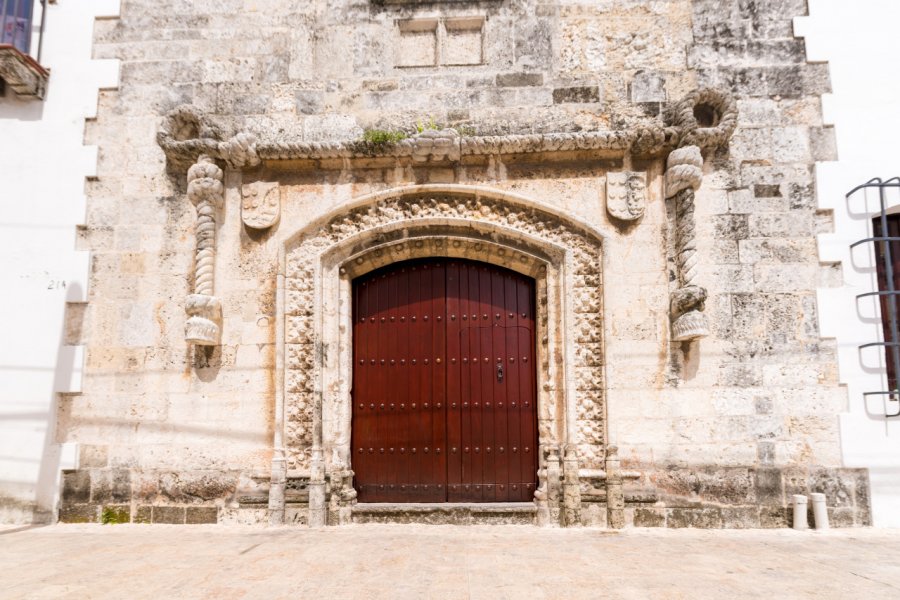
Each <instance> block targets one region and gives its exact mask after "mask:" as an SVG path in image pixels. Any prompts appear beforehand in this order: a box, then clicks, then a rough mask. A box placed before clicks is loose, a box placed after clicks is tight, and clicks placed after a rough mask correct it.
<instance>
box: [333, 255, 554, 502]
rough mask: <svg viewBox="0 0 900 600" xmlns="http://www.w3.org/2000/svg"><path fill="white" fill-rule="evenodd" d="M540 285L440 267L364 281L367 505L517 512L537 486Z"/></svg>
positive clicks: (508, 275) (356, 432)
mask: <svg viewBox="0 0 900 600" xmlns="http://www.w3.org/2000/svg"><path fill="white" fill-rule="evenodd" d="M534 299H535V294H534V281H533V280H532V279H530V278H528V277H525V276H523V275H520V274H518V273H515V272H513V271H509V270H506V269H503V268H500V267H496V266H493V265H488V264H484V263H478V262H474V261H466V260H460V259H447V258H435V259H425V260H416V261H408V262H403V263H397V264H394V265H391V266H389V267H386V268H384V269H380V270H378V271H375V272H373V273H370V274H368V275H365V276H363V277H361V278H359V279H357V280H356V281H354V287H353V391H352V396H353V421H352V436H351V445H352V452H353V458H352V461H353V470H354V473H355V486H356V489H357V492H358V494H359V496H358V498H359V501H360V502H509V501H529V500H531V499H532V497H533V495H534V490H535V484H536V481H537V454H538V452H537V410H536V380H535V372H536V369H535V360H534V358H535V356H534V333H535V327H534V323H535V300H534Z"/></svg>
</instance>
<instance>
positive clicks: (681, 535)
mask: <svg viewBox="0 0 900 600" xmlns="http://www.w3.org/2000/svg"><path fill="white" fill-rule="evenodd" d="M0 573H2V575H0V597H2V598H3V599H4V600H5V599H8V598H29V599H31V598H35V599H38V598H41V599H43V598H78V599H94V598H116V599H124V598H127V599H137V598H154V599H175V598H191V599H193V598H198V599H199V598H216V599H239V598H241V599H244V598H246V599H250V598H264V599H266V600H275V599H279V598H286V599H287V598H291V599H299V598H324V599H327V600H339V599H343V598H347V599H355V598H359V599H365V600H369V599H375V598H392V599H393V598H416V599H420V598H439V599H442V600H445V599H455V598H459V599H463V598H465V599H468V598H471V599H476V598H485V599H501V598H529V599H539V598H565V599H574V598H623V599H624V598H653V599H662V598H691V599H692V600H693V599H696V598H866V599H874V598H900V531H896V530H895V531H885V530H872V529H856V530H839V531H831V532H827V533H824V534H823V533H816V532H804V533H798V532H794V531H790V530H777V531H773V530H748V531H721V530H718V531H710V530H650V529H633V530H626V531H622V532H609V531H606V530H600V529H568V530H563V529H540V528H535V527H531V526H447V525H444V526H424V525H352V526H348V527H342V528H328V529H322V530H309V529H305V528H277V529H264V528H250V527H237V526H221V525H212V526H206V525H200V526H167V525H106V526H104V525H57V526H50V527H39V528H30V529H29V528H14V527H6V528H4V529H0Z"/></svg>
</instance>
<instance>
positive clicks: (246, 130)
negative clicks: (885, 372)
mask: <svg viewBox="0 0 900 600" xmlns="http://www.w3.org/2000/svg"><path fill="white" fill-rule="evenodd" d="M803 11H804V6H803V2H799V1H798V2H767V3H747V2H742V1H738V0H727V1H725V2H721V1H716V2H712V1H706V0H694V1H691V0H668V1H663V2H631V1H625V0H611V1H609V2H600V3H598V2H595V1H584V2H577V1H576V2H552V1H547V2H533V1H529V0H504V1H500V0H497V1H491V0H489V1H482V2H474V1H462V0H459V1H453V2H450V1H445V2H431V3H420V2H412V1H399V0H394V1H383V2H382V1H375V0H340V1H336V0H333V1H329V2H325V1H324V0H317V1H312V2H304V3H290V2H284V1H283V0H268V1H263V2H256V3H248V2H243V1H238V0H235V1H233V2H224V3H222V2H220V3H216V5H215V6H208V5H206V4H204V3H196V2H195V3H190V6H186V5H184V3H171V6H170V5H169V4H167V3H165V2H164V3H162V4H159V3H156V4H154V5H153V7H152V8H151V7H149V6H144V5H143V4H140V3H137V2H128V1H127V0H123V3H122V9H121V18H120V19H118V20H114V21H113V20H111V21H103V22H98V24H97V28H96V32H95V53H96V54H97V55H98V56H101V57H114V58H117V59H119V60H121V64H122V67H121V69H122V76H121V82H120V86H119V88H118V89H117V90H115V91H109V92H106V93H104V94H103V95H102V97H101V103H100V111H99V114H98V118H97V120H96V121H95V122H93V123H91V124H90V126H89V127H88V132H87V136H88V138H89V139H90V140H91V141H92V142H94V143H98V144H99V145H100V148H101V155H100V161H99V167H98V177H97V178H96V179H95V180H92V181H91V182H89V184H88V197H89V203H88V220H87V224H86V225H85V227H84V228H83V229H82V231H81V245H82V247H83V248H84V249H89V250H91V252H92V256H93V259H92V260H93V262H92V278H91V285H90V295H89V302H88V305H87V310H86V312H85V316H84V319H85V322H84V326H83V328H82V331H83V332H84V337H85V339H84V343H85V344H86V346H87V364H86V369H85V384H84V392H83V393H82V394H80V395H73V396H71V397H66V398H65V399H64V402H63V403H62V405H61V409H60V415H59V422H60V427H59V435H60V436H61V439H63V440H66V441H71V442H76V443H78V444H79V446H80V452H81V462H80V466H79V469H77V470H74V471H72V472H69V473H67V474H66V476H65V482H64V488H63V508H62V510H61V518H62V519H63V520H89V521H90V520H98V519H110V518H112V517H110V515H112V516H113V517H115V518H116V519H125V520H129V519H130V520H132V521H152V522H167V523H170V522H178V523H184V522H208V521H216V520H218V521H222V522H272V523H281V522H289V523H305V524H309V525H312V526H317V525H323V524H326V523H333V524H340V523H347V522H352V521H353V520H357V521H371V520H376V521H379V520H385V519H390V518H395V517H396V518H400V517H399V516H397V515H398V514H402V515H403V517H402V518H404V519H410V520H416V519H417V518H421V520H423V521H429V522H431V521H434V520H440V519H441V518H443V517H441V514H442V513H443V512H446V511H442V510H438V509H428V510H424V511H423V510H419V511H418V512H417V511H413V510H408V511H404V510H403V509H402V507H401V508H399V509H396V514H394V513H390V509H383V510H378V509H373V508H371V507H357V505H356V501H355V492H354V490H353V488H352V469H353V464H352V457H351V456H350V453H349V446H348V444H349V439H350V438H349V436H350V427H351V420H350V403H349V398H350V390H349V381H351V377H350V374H351V373H352V365H351V364H350V359H349V357H350V348H351V340H350V331H351V327H350V324H349V315H350V306H349V305H350V289H351V281H352V279H353V278H354V277H356V276H359V275H362V274H364V273H367V272H369V271H371V270H373V269H375V268H378V267H379V266H383V265H386V264H389V263H391V262H394V261H397V260H405V259H409V258H417V257H424V256H456V257H464V258H471V259H475V260H480V261H484V262H489V263H493V264H497V265H500V266H504V267H507V268H510V269H513V270H516V271H519V272H521V273H524V274H526V275H528V276H530V277H533V278H534V279H535V280H536V283H537V299H538V306H539V312H538V319H537V325H538V335H537V347H538V354H537V355H538V359H539V360H538V363H539V364H538V367H537V368H538V381H539V393H538V419H539V421H538V422H539V428H538V429H539V443H540V450H541V463H540V469H539V474H538V475H539V490H538V492H537V493H536V495H535V508H534V509H533V510H531V509H528V510H524V511H523V510H522V508H521V507H514V508H510V511H511V512H509V513H508V514H505V513H503V510H502V508H499V507H498V508H496V509H492V508H489V507H488V508H484V509H479V510H469V511H468V512H465V513H464V514H461V513H460V514H453V515H451V516H449V517H447V518H448V519H450V520H452V521H454V522H468V521H471V520H479V519H482V518H484V519H486V520H489V521H497V522H519V521H521V520H523V519H525V520H530V521H533V522H537V523H540V524H559V525H570V526H571V525H579V524H587V525H600V526H610V527H622V526H625V525H632V524H633V525H637V526H671V527H686V526H687V527H781V526H786V525H787V521H788V510H789V509H788V500H789V498H790V495H791V494H794V493H798V492H800V491H824V492H825V493H826V494H828V498H829V502H830V509H831V511H832V514H833V519H834V521H835V522H836V523H838V524H843V525H864V524H867V523H868V522H869V499H868V482H867V475H866V472H865V471H864V470H858V469H843V468H841V461H840V440H839V436H838V424H837V419H838V415H839V413H840V412H841V411H842V410H843V409H844V405H845V402H846V396H845V392H844V390H842V388H840V387H839V385H838V382H837V376H836V363H835V349H834V347H833V344H830V343H829V342H828V341H827V340H824V339H822V338H821V336H820V335H819V332H818V328H817V323H816V304H815V292H814V291H815V288H816V287H817V286H820V285H823V284H828V283H834V284H837V283H838V281H837V280H836V279H835V276H836V274H835V272H834V270H833V269H832V268H830V267H827V266H824V267H823V266H820V264H819V262H818V259H817V256H816V249H815V235H816V234H817V233H818V232H820V231H822V230H825V229H827V228H828V227H829V226H830V223H829V216H828V215H827V214H820V213H818V212H817V210H816V204H815V201H814V198H813V165H814V162H815V161H816V160H821V159H826V158H828V155H827V152H828V149H829V148H831V145H830V144H829V143H828V142H829V139H830V137H829V136H830V135H831V132H830V130H829V129H827V128H825V127H823V125H822V121H821V111H820V103H819V96H820V95H821V94H822V93H823V92H825V91H827V90H828V85H829V83H828V75H827V69H826V68H825V66H823V65H819V64H807V63H806V60H805V56H804V51H803V46H802V42H801V41H799V40H796V39H794V38H793V37H792V35H791V18H792V17H794V16H796V15H799V14H802V13H803ZM192 205H193V206H196V207H197V208H196V210H195V209H194V208H193V206H192ZM498 511H499V512H498ZM451 512H452V511H451ZM392 514H394V517H392V516H391V515H392ZM417 515H418V516H417ZM479 515H481V516H479ZM484 515H488V516H484Z"/></svg>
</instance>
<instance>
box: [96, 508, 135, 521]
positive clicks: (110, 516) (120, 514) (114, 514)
mask: <svg viewBox="0 0 900 600" xmlns="http://www.w3.org/2000/svg"><path fill="white" fill-rule="evenodd" d="M129 521H131V515H130V514H129V512H128V509H127V508H126V507H124V506H122V507H118V506H104V507H103V512H102V513H100V522H101V523H103V524H104V525H118V524H120V523H128V522H129Z"/></svg>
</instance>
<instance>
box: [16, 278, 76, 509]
mask: <svg viewBox="0 0 900 600" xmlns="http://www.w3.org/2000/svg"><path fill="white" fill-rule="evenodd" d="M83 297H84V291H83V289H82V287H81V285H80V284H78V283H70V285H69V286H68V287H67V289H66V296H65V299H64V304H63V309H62V310H63V313H64V314H63V319H62V326H61V328H60V331H59V333H58V335H57V341H56V359H55V361H54V368H53V381H52V387H51V388H50V398H48V399H47V402H46V403H45V404H44V406H46V407H47V408H46V411H27V412H22V413H18V414H16V413H12V414H6V415H4V417H3V419H4V421H5V422H4V423H3V425H5V427H6V428H7V429H10V430H14V428H17V427H21V428H25V427H34V426H35V425H32V424H31V423H29V421H31V422H32V423H35V424H37V423H39V422H40V421H43V423H42V424H43V425H44V438H43V443H42V444H41V447H40V456H26V457H22V456H18V457H4V460H6V461H9V460H15V461H20V462H23V461H35V462H39V463H40V465H39V467H38V471H37V473H36V477H35V478H34V479H33V480H28V481H21V480H19V481H14V480H9V479H7V480H0V490H4V491H3V492H2V493H0V509H4V510H3V512H4V513H6V516H5V520H10V521H12V522H14V523H51V522H53V521H54V520H55V514H56V505H57V500H58V492H59V480H60V464H61V459H62V454H61V446H60V444H59V443H58V442H57V435H56V423H57V411H58V407H59V394H60V393H61V390H68V389H69V388H70V387H71V382H72V379H73V376H74V375H75V372H76V369H79V368H80V365H76V364H75V357H76V354H75V353H74V352H72V349H73V347H72V346H68V345H67V344H66V341H67V340H66V333H65V332H66V319H65V311H66V309H67V305H68V303H69V302H80V301H82V300H83ZM62 393H64V392H62ZM38 427H39V425H38ZM28 450H32V451H34V449H32V448H27V447H26V448H23V453H24V452H28Z"/></svg>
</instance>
